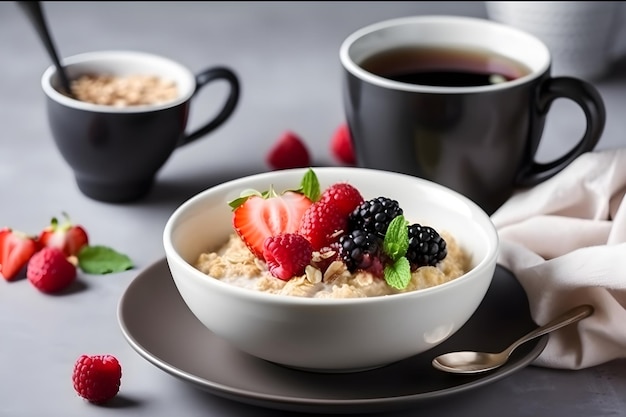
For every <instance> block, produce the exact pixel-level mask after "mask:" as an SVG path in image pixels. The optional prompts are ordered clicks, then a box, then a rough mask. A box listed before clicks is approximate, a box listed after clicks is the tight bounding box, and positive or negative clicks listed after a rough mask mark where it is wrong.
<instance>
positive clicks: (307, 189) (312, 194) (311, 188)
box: [299, 168, 322, 202]
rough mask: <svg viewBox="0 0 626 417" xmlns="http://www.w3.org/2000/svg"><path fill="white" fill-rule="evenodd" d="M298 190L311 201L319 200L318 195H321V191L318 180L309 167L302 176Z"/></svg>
mask: <svg viewBox="0 0 626 417" xmlns="http://www.w3.org/2000/svg"><path fill="white" fill-rule="evenodd" d="M299 191H300V192H301V193H302V194H304V195H305V196H307V197H308V198H309V200H311V201H313V202H315V201H317V200H319V198H320V196H321V195H322V192H321V190H320V182H319V180H318V179H317V175H316V174H315V172H314V171H313V170H312V169H311V168H309V169H308V170H307V172H306V173H305V174H304V177H302V181H301V182H300V190H299Z"/></svg>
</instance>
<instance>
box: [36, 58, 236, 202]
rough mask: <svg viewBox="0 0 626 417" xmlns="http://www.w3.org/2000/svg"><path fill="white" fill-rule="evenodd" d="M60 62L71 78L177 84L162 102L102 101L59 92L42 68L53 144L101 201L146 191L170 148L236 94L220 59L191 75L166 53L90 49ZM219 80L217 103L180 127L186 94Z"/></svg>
mask: <svg viewBox="0 0 626 417" xmlns="http://www.w3.org/2000/svg"><path fill="white" fill-rule="evenodd" d="M63 65H64V66H65V68H66V70H67V74H68V78H70V80H72V81H74V82H75V83H76V82H78V81H79V80H82V79H83V77H85V76H93V77H97V76H106V77H118V78H123V79H125V80H129V79H131V77H134V78H137V77H154V78H155V79H158V80H160V81H165V82H167V83H169V84H170V85H171V86H174V87H175V90H176V94H175V95H174V97H172V98H171V99H168V100H166V101H162V102H154V103H149V102H146V103H142V102H141V101H138V102H137V104H135V103H132V104H128V105H127V104H123V105H117V104H115V103H108V102H107V103H106V104H102V103H101V102H100V101H99V98H97V97H96V98H94V100H93V101H88V100H87V99H83V98H82V96H80V95H76V96H68V95H67V94H65V93H62V92H61V91H63V90H62V88H61V82H60V77H59V76H58V74H57V72H56V69H55V67H54V66H51V67H49V68H48V69H47V70H46V71H45V73H44V74H43V76H42V80H41V83H42V88H43V91H44V92H45V94H46V97H47V114H48V121H49V124H50V129H51V131H52V136H53V138H54V140H55V142H56V145H57V148H58V149H59V151H60V153H61V155H62V156H63V158H64V159H65V161H66V162H67V163H68V164H69V166H70V167H71V169H72V170H73V173H74V176H75V178H76V183H77V185H78V188H79V189H80V191H81V192H82V193H83V194H84V195H86V196H88V197H90V198H92V199H95V200H99V201H104V202H111V203H121V202H128V201H133V200H137V199H139V198H141V197H143V196H144V195H145V194H147V193H148V192H149V191H150V189H151V188H152V185H153V183H154V180H155V177H156V174H157V172H158V171H159V170H160V169H161V167H162V166H163V165H164V164H165V162H166V161H167V159H168V158H169V157H170V156H171V155H172V153H173V152H174V151H175V150H176V149H178V148H180V147H181V146H183V145H186V144H188V143H191V142H193V141H195V140H196V139H199V138H201V137H204V136H205V135H207V134H208V133H209V132H212V131H213V130H215V129H216V128H217V127H218V126H220V125H222V124H223V123H224V122H225V121H226V120H228V118H229V117H230V116H231V115H232V113H233V112H234V110H235V107H236V105H237V102H238V100H239V90H240V86H239V80H238V78H237V76H236V74H235V73H234V72H233V71H232V70H231V69H229V68H227V67H223V66H216V67H211V68H208V69H205V70H204V71H200V72H199V73H198V74H197V75H194V74H193V73H192V72H191V71H190V70H189V69H187V68H186V67H185V66H183V65H181V64H180V63H178V62H175V61H173V60H171V59H168V58H165V57H161V56H158V55H153V54H148V53H143V52H135V51H102V52H90V53H85V54H81V55H76V56H73V57H68V58H67V59H64V60H63ZM219 80H222V81H225V82H226V83H227V84H228V86H229V91H228V94H227V97H226V100H225V102H224V104H223V105H222V107H221V110H220V111H218V112H217V114H216V115H214V116H213V117H212V118H210V120H209V121H207V122H205V123H204V124H202V125H201V126H200V127H198V128H197V129H195V130H194V131H193V132H187V131H186V126H187V120H188V116H189V112H190V105H191V101H192V99H193V98H194V97H195V96H196V94H197V93H198V92H199V91H200V89H201V88H202V87H204V86H206V85H208V84H209V83H211V82H214V81H219ZM74 85H76V84H74ZM150 88H153V87H150ZM150 88H147V87H146V88H144V87H141V89H142V90H150ZM127 90H130V87H129V88H128V89H127ZM89 97H91V96H89ZM90 99H91V98H90Z"/></svg>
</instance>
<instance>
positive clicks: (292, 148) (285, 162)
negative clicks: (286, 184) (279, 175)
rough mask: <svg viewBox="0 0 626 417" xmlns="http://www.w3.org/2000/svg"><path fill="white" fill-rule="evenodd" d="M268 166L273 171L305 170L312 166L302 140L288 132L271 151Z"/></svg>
mask: <svg viewBox="0 0 626 417" xmlns="http://www.w3.org/2000/svg"><path fill="white" fill-rule="evenodd" d="M267 164H268V165H269V166H270V167H271V168H272V169H285V168H304V167H308V166H309V165H311V157H310V155H309V151H308V149H307V147H306V146H305V144H304V142H303V141H302V139H301V138H300V137H299V136H298V135H296V134H295V133H293V132H291V131H286V132H285V133H283V134H282V135H281V136H280V137H279V138H278V141H277V142H276V143H275V144H274V145H273V146H272V148H271V149H270V151H269V153H268V155H267Z"/></svg>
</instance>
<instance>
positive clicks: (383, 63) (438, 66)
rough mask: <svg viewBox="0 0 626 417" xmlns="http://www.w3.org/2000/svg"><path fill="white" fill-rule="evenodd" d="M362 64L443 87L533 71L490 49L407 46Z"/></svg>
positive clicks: (394, 76)
mask: <svg viewBox="0 0 626 417" xmlns="http://www.w3.org/2000/svg"><path fill="white" fill-rule="evenodd" d="M361 67H362V68H363V69H365V70H366V71H369V72H371V73H373V74H376V75H379V76H381V77H385V78H388V79H390V80H394V81H399V82H403V83H409V84H418V85H428V86H441V87H475V86H485V85H492V84H498V83H502V82H507V81H512V80H515V79H517V78H520V77H523V76H525V75H527V74H529V73H530V69H529V68H528V67H526V66H525V65H523V64H522V63H520V62H517V61H514V60H512V59H510V58H507V57H505V56H502V55H498V54H495V53H493V52H488V51H479V50H463V49H439V48H422V47H406V48H397V49H392V50H389V51H385V52H381V53H378V54H376V55H373V56H371V57H369V58H367V59H365V60H364V61H363V62H362V63H361Z"/></svg>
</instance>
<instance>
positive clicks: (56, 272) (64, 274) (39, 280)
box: [26, 247, 76, 294]
mask: <svg viewBox="0 0 626 417" xmlns="http://www.w3.org/2000/svg"><path fill="white" fill-rule="evenodd" d="M26 278H28V280H29V281H30V283H31V284H33V285H34V286H35V288H37V289H38V290H40V291H42V292H45V293H50V294H51V293H56V292H59V291H61V290H63V289H64V288H66V287H68V286H69V285H70V284H71V283H72V282H74V280H75V279H76V266H75V265H74V264H72V263H71V262H70V261H68V260H67V258H66V257H65V254H64V253H63V252H62V251H61V249H58V248H51V247H45V248H43V249H41V250H40V251H39V252H37V253H35V254H34V255H33V256H32V257H31V258H30V260H29V261H28V265H27V267H26Z"/></svg>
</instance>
